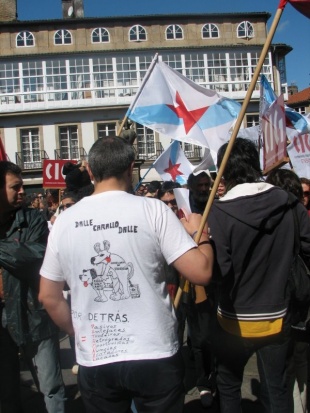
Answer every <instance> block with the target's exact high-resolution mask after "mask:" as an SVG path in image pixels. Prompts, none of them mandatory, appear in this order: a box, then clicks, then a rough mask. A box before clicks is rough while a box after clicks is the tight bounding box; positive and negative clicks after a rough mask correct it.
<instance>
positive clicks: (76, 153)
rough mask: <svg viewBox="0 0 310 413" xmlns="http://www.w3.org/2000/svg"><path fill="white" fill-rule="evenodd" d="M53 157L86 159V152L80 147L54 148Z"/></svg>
mask: <svg viewBox="0 0 310 413" xmlns="http://www.w3.org/2000/svg"><path fill="white" fill-rule="evenodd" d="M54 153H55V159H68V160H72V161H79V160H87V158H88V156H87V152H86V151H85V149H84V148H83V147H81V148H61V149H55V150H54Z"/></svg>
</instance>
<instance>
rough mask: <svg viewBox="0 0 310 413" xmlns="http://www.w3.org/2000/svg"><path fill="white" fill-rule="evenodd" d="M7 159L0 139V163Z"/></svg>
mask: <svg viewBox="0 0 310 413" xmlns="http://www.w3.org/2000/svg"><path fill="white" fill-rule="evenodd" d="M7 159H8V158H7V156H6V153H5V150H4V146H3V143H2V140H1V138H0V161H6V160H7Z"/></svg>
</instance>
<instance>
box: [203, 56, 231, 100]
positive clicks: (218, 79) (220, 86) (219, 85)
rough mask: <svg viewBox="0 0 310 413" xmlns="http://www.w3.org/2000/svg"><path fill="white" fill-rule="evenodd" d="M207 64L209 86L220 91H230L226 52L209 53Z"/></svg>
mask: <svg viewBox="0 0 310 413" xmlns="http://www.w3.org/2000/svg"><path fill="white" fill-rule="evenodd" d="M207 65H208V69H207V73H208V83H209V86H208V87H209V88H210V89H214V90H216V91H218V92H222V91H224V92H228V83H227V81H228V75H227V61H226V54H225V53H224V52H222V53H208V55H207Z"/></svg>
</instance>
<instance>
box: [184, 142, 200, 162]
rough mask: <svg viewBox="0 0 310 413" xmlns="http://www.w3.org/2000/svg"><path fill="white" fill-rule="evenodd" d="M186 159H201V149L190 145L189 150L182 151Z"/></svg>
mask: <svg viewBox="0 0 310 413" xmlns="http://www.w3.org/2000/svg"><path fill="white" fill-rule="evenodd" d="M183 151H184V154H185V156H186V158H187V159H201V158H202V151H203V149H202V148H201V147H200V146H195V145H192V147H191V148H190V149H186V148H184V149H183Z"/></svg>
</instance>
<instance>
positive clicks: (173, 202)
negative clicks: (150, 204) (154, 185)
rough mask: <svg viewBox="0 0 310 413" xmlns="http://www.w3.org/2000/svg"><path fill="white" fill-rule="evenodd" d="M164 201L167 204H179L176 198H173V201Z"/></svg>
mask: <svg viewBox="0 0 310 413" xmlns="http://www.w3.org/2000/svg"><path fill="white" fill-rule="evenodd" d="M162 202H164V203H165V204H166V205H169V204H170V205H173V206H175V205H176V204H177V201H176V200H175V199H171V201H162Z"/></svg>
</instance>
